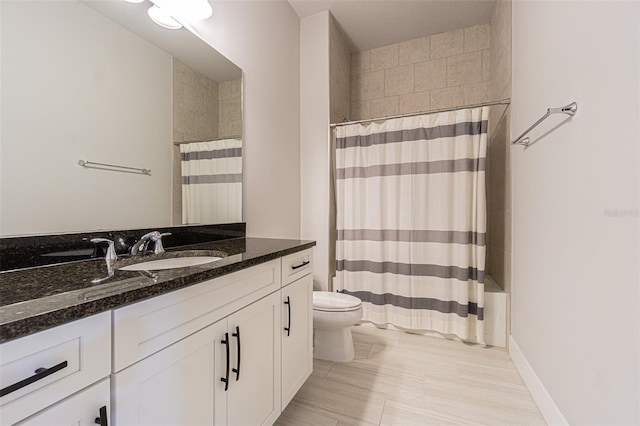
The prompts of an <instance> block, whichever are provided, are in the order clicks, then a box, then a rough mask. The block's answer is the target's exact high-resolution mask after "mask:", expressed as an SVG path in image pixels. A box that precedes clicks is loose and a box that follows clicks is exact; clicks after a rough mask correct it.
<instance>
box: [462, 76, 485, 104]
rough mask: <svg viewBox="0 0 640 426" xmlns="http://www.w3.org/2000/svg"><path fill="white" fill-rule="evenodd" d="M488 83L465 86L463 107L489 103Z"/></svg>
mask: <svg viewBox="0 0 640 426" xmlns="http://www.w3.org/2000/svg"><path fill="white" fill-rule="evenodd" d="M489 86H490V83H489V82H488V81H483V82H482V83H474V84H467V85H465V86H464V103H465V105H472V104H479V103H482V102H488V101H489V90H490V87H489Z"/></svg>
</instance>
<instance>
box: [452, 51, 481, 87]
mask: <svg viewBox="0 0 640 426" xmlns="http://www.w3.org/2000/svg"><path fill="white" fill-rule="evenodd" d="M481 81H482V52H472V53H465V54H462V55H456V56H450V57H448V58H447V86H449V87H450V86H458V85H461V84H470V83H479V82H481Z"/></svg>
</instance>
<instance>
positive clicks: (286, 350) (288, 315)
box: [281, 250, 313, 411]
mask: <svg viewBox="0 0 640 426" xmlns="http://www.w3.org/2000/svg"><path fill="white" fill-rule="evenodd" d="M311 261H312V259H311V250H306V251H304V252H300V253H294V254H292V255H289V256H287V257H284V258H283V259H282V271H283V272H282V275H283V283H284V282H287V281H288V283H287V284H286V285H285V286H284V287H283V288H282V291H281V300H282V331H281V332H282V410H283V411H284V409H285V407H286V406H287V405H288V404H289V402H290V401H291V399H293V397H294V396H295V394H296V393H297V392H298V390H299V389H300V387H302V385H303V384H304V382H305V381H306V380H307V378H308V377H309V376H310V375H311V372H312V371H313V300H312V299H313V276H312V275H311V268H310V267H311V266H312V265H311ZM307 262H308V263H307ZM292 280H295V281H292Z"/></svg>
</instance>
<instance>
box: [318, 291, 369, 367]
mask: <svg viewBox="0 0 640 426" xmlns="http://www.w3.org/2000/svg"><path fill="white" fill-rule="evenodd" d="M361 319H362V302H361V301H360V299H358V298H357V297H354V296H350V295H348V294H343V293H332V292H330V291H314V292H313V357H314V358H318V359H323V360H327V361H338V362H349V361H352V360H353V357H354V351H353V338H352V337H351V326H352V325H354V324H356V323H357V322H358V321H360V320H361Z"/></svg>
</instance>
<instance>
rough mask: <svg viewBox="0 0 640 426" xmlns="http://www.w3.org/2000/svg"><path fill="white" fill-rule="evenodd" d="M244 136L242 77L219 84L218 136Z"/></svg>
mask: <svg viewBox="0 0 640 426" xmlns="http://www.w3.org/2000/svg"><path fill="white" fill-rule="evenodd" d="M238 136H242V79H241V78H239V79H237V80H229V81H223V82H221V83H220V84H219V85H218V137H221V138H223V137H224V138H227V137H229V138H230V137H238Z"/></svg>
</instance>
